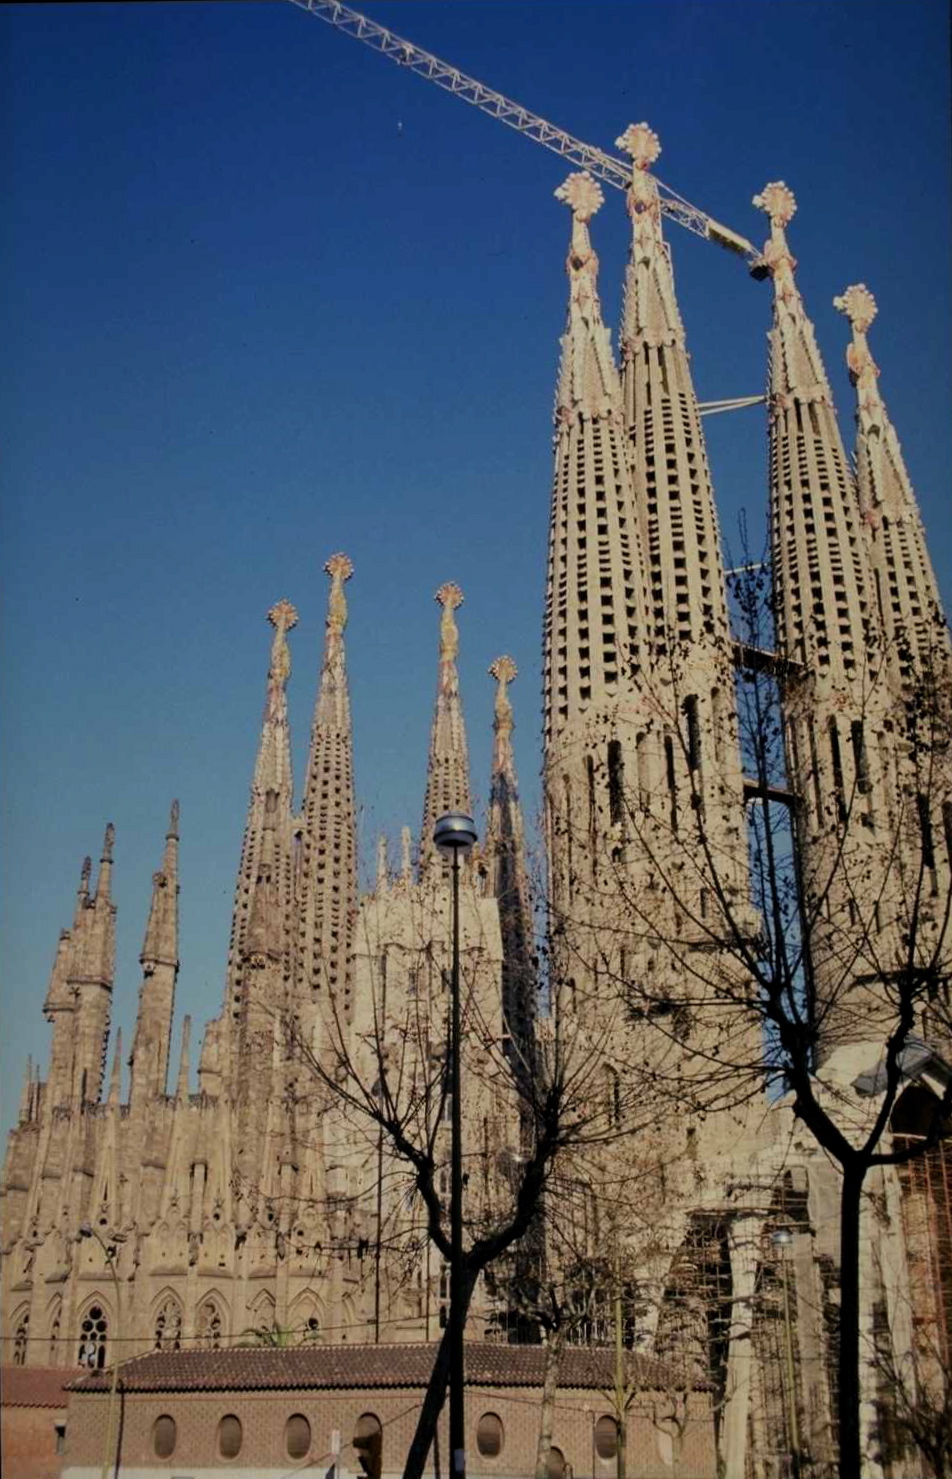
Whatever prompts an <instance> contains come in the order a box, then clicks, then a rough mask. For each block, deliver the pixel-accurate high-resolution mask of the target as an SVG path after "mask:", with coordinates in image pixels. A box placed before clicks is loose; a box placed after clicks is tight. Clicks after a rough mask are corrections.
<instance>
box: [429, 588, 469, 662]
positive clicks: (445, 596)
mask: <svg viewBox="0 0 952 1479" xmlns="http://www.w3.org/2000/svg"><path fill="white" fill-rule="evenodd" d="M434 599H435V600H436V602H437V603H438V605H440V606H442V607H443V615H442V617H441V618H440V661H441V662H444V663H445V662H453V661H454V660H455V658H456V654H457V653H458V652H459V632H458V631H457V629H456V622H455V621H454V620H453V612H454V611H455V610H456V607H457V606H462V604H463V592H462V591H461V590H460V588H459V586H458V585H456V583H455V582H454V581H452V580H448V581H446V582H445V583H444V584H443V585H441V586H440V588H439V590H438V591H437V593H436V596H435V597H434Z"/></svg>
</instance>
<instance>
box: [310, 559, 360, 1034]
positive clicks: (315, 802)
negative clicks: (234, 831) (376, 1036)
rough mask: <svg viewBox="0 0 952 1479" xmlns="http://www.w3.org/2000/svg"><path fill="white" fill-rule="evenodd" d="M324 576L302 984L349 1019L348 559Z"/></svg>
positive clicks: (353, 894) (353, 875) (352, 899)
mask: <svg viewBox="0 0 952 1479" xmlns="http://www.w3.org/2000/svg"><path fill="white" fill-rule="evenodd" d="M324 569H325V571H326V572H327V574H328V575H329V576H330V579H331V586H330V591H329V593H328V600H327V619H326V624H325V635H324V660H323V665H322V667H321V680H320V687H319V690H318V695H317V703H316V705H315V708H314V717H313V721H312V724H311V744H310V751H309V754H308V760H307V774H306V777H305V782H304V803H303V831H302V836H301V852H300V874H299V880H298V897H299V910H300V938H299V951H300V962H301V971H300V979H301V983H302V988H303V990H304V992H305V993H308V994H310V995H311V997H312V1001H313V1000H317V998H318V997H319V996H320V994H322V993H337V994H339V998H340V1001H341V1004H342V1006H343V1008H344V1010H345V1011H347V1012H349V1010H350V995H351V953H352V933H353V924H354V913H355V910H356V906H357V832H356V808H355V804H354V757H353V734H352V730H351V720H350V697H349V693H348V687H347V667H346V663H345V658H344V628H345V627H346V625H347V600H346V597H345V595H344V584H345V582H346V581H348V580H350V578H351V576H352V575H353V573H354V567H353V565H352V563H351V561H350V560H349V559H348V557H347V556H346V555H344V554H336V555H332V556H331V558H330V559H329V560H328V561H327V563H326V565H325V566H324Z"/></svg>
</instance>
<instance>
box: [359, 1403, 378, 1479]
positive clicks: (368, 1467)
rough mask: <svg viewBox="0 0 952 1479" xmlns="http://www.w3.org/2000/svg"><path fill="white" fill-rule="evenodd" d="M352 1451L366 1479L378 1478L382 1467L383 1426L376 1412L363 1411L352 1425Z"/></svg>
mask: <svg viewBox="0 0 952 1479" xmlns="http://www.w3.org/2000/svg"><path fill="white" fill-rule="evenodd" d="M354 1452H355V1453H356V1455H357V1458H358V1459H359V1461H360V1466H361V1469H362V1470H363V1472H364V1473H365V1474H366V1475H368V1479H380V1471H381V1469H382V1468H383V1427H382V1425H381V1422H380V1419H379V1417H377V1415H376V1413H373V1412H365V1413H363V1414H362V1415H361V1416H360V1417H359V1418H358V1419H357V1423H356V1426H355V1427H354Z"/></svg>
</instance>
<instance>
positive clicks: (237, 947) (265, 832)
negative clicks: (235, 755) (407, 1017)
mask: <svg viewBox="0 0 952 1479" xmlns="http://www.w3.org/2000/svg"><path fill="white" fill-rule="evenodd" d="M268 620H269V622H270V623H271V625H272V626H273V627H274V638H273V640H272V644H271V660H270V663H269V667H268V679H267V690H266V697H265V709H264V719H263V722H262V727H261V739H260V742H259V745H258V755H257V759H256V762H255V770H254V777H253V779H252V783H251V798H250V801H249V805H248V820H247V823H246V825H245V835H244V841H243V843H242V850H241V866H240V870H239V875H238V885H237V888H236V891H235V907H234V913H233V915H232V926H231V947H230V951H229V959H228V984H227V992H226V1002H225V1013H226V1020H228V1021H229V1022H230V1024H231V1035H232V1043H233V1052H232V1057H231V1061H230V1063H229V1070H230V1079H231V1088H232V1092H234V1093H238V1092H242V1093H243V1092H244V1091H245V1090H246V1089H247V1087H248V1085H247V1082H246V1081H243V1080H242V1073H241V1062H242V1061H243V1060H246V1059H247V1045H248V1041H249V1040H250V1037H251V1038H253V1037H256V1035H257V1033H256V1030H255V1029H254V1028H253V1026H252V1018H253V1017H254V1018H257V1017H258V1016H259V1015H260V1014H261V1013H262V1012H264V1013H274V1012H277V1011H280V1010H282V1008H283V1005H284V1001H283V996H284V989H285V983H287V982H288V981H289V980H290V978H291V969H292V950H291V907H292V903H293V886H294V879H293V837H292V815H291V803H292V792H293V781H292V773H291V743H290V735H289V729H288V705H287V693H286V687H287V681H288V677H289V676H290V672H291V654H290V650H289V648H288V642H287V634H288V632H289V631H291V629H292V628H293V627H294V626H296V624H297V612H296V611H295V609H294V607H293V606H292V605H291V603H290V601H279V602H278V603H277V604H276V605H275V606H272V608H271V610H270V611H269V612H268ZM262 910H264V911H265V912H266V914H267V916H268V918H267V923H266V926H265V927H266V929H267V932H268V937H269V939H270V940H271V941H274V942H277V943H276V944H275V950H276V952H277V953H276V958H275V968H274V970H273V971H272V972H271V973H269V979H268V981H267V983H264V982H262V981H260V980H258V978H257V976H256V974H255V972H254V969H253V966H252V964H251V961H250V957H251V955H252V954H254V953H255V952H254V948H253V946H254V943H256V942H252V940H251V939H250V930H251V923H252V917H253V916H254V917H255V918H256V920H258V921H260V915H261V911H262ZM261 928H262V926H261V924H260V922H259V923H257V924H256V929H257V931H258V933H259V934H260V930H261ZM265 995H266V996H267V1000H265V999H264V998H265ZM249 1035H250V1037H249ZM242 1044H244V1046H242ZM259 1088H261V1090H262V1092H266V1091H267V1084H266V1083H265V1084H263V1085H261V1084H259Z"/></svg>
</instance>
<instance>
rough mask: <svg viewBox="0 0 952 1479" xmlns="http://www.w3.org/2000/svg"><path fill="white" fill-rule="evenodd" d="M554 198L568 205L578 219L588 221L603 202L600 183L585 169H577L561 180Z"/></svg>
mask: <svg viewBox="0 0 952 1479" xmlns="http://www.w3.org/2000/svg"><path fill="white" fill-rule="evenodd" d="M554 193H555V198H556V200H561V201H562V202H563V203H564V204H565V205H567V206H570V207H571V209H572V213H573V214H574V215H575V216H576V218H577V219H578V220H579V221H590V220H591V219H592V217H593V216H594V214H595V212H596V211H600V210H601V208H602V206H603V205H604V204H605V196H604V193H603V191H602V187H601V185H599V183H598V181H597V180H594V179H593V178H592V176H591V175H590V174H589V173H588V171H587V170H578V171H576V172H575V174H571V175H569V177H568V179H566V180H563V181H562V184H561V185H560V186H559V188H558V189H557V190H556V191H555V192H554Z"/></svg>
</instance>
